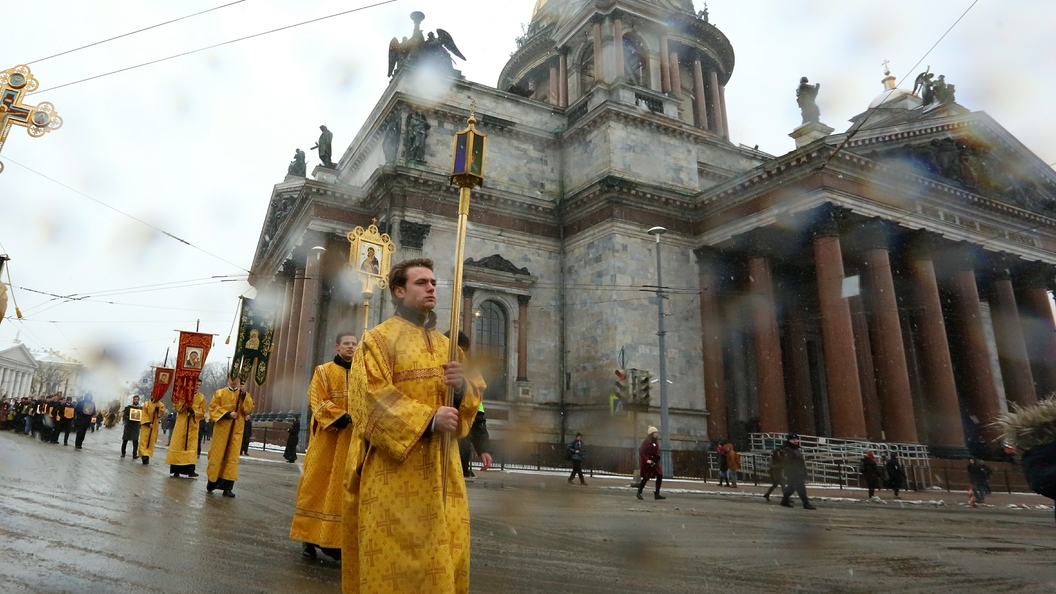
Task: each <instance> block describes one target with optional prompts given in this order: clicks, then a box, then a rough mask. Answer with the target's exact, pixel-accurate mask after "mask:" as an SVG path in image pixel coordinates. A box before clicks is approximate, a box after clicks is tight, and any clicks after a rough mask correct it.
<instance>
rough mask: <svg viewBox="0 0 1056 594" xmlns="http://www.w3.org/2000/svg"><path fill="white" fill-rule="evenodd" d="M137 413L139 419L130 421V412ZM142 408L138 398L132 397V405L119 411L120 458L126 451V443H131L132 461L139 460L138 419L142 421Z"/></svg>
mask: <svg viewBox="0 0 1056 594" xmlns="http://www.w3.org/2000/svg"><path fill="white" fill-rule="evenodd" d="M133 410H135V411H138V412H137V413H136V416H137V417H139V418H138V419H136V420H134V421H133V420H132V411H133ZM142 411H143V407H142V406H140V404H139V396H133V397H132V404H130V405H128V406H126V407H125V409H124V410H123V411H121V419H122V421H121V422H122V428H121V457H122V458H124V457H125V453H126V452H127V449H128V442H132V459H133V460H138V459H139V427H140V419H142V414H143V412H142Z"/></svg>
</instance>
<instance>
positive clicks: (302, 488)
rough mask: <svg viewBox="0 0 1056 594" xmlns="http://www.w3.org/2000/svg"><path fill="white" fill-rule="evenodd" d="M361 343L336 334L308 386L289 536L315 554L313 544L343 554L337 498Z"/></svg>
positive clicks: (341, 489) (308, 554)
mask: <svg viewBox="0 0 1056 594" xmlns="http://www.w3.org/2000/svg"><path fill="white" fill-rule="evenodd" d="M357 344H359V341H358V339H357V338H356V335H355V334H352V333H351V332H341V333H339V334H338V335H337V338H336V340H335V342H334V348H335V349H336V350H337V355H335V356H334V360H333V361H331V362H329V363H324V364H323V365H320V366H318V367H316V368H315V375H314V376H312V383H311V385H310V386H308V406H309V407H310V408H311V409H312V424H311V425H310V426H309V428H308V430H309V432H310V437H309V439H308V451H307V452H305V454H304V473H303V474H302V475H301V482H300V484H299V485H298V486H297V510H296V511H295V512H294V514H293V525H292V526H291V527H290V538H292V539H293V540H296V541H299V542H303V543H304V550H303V551H302V554H303V555H304V556H305V557H307V558H309V559H315V558H316V548H321V549H323V553H325V554H327V555H329V556H330V557H333V558H334V559H335V560H340V559H341V502H342V500H343V498H344V494H345V489H344V483H345V460H346V459H347V458H348V444H349V443H350V442H351V441H352V417H351V416H350V415H349V413H348V408H349V404H348V374H349V370H350V369H351V368H352V356H353V355H355V353H356V345H357Z"/></svg>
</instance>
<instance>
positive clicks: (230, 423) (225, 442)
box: [205, 377, 253, 497]
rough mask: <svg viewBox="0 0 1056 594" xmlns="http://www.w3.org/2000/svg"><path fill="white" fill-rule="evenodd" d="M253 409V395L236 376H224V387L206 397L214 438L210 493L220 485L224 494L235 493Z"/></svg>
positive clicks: (210, 457) (210, 448) (208, 489)
mask: <svg viewBox="0 0 1056 594" xmlns="http://www.w3.org/2000/svg"><path fill="white" fill-rule="evenodd" d="M252 411H253V398H252V397H251V396H250V395H249V394H246V391H245V390H244V389H243V386H242V385H241V382H239V380H238V378H237V377H236V378H231V377H229V378H227V387H226V388H220V389H219V390H217V391H216V392H214V393H213V399H212V400H210V401H209V420H210V421H212V422H213V439H212V440H211V441H210V443H209V469H208V470H207V471H206V473H207V476H208V477H209V482H208V483H206V485H205V490H206V491H207V492H209V493H212V492H213V491H215V490H217V489H220V490H221V491H223V492H224V497H234V496H235V493H234V491H233V489H234V488H235V481H237V480H238V452H239V450H240V449H241V448H242V433H243V432H244V431H245V429H246V423H245V417H246V416H248V415H249V413H250V412H252Z"/></svg>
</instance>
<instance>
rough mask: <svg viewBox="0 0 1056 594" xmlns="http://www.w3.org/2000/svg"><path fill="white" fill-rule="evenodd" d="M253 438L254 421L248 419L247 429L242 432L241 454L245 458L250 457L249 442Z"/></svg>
mask: <svg viewBox="0 0 1056 594" xmlns="http://www.w3.org/2000/svg"><path fill="white" fill-rule="evenodd" d="M252 437H253V420H252V419H250V418H249V417H246V429H245V430H244V431H243V432H242V448H241V449H240V450H239V453H240V454H242V455H243V456H248V455H249V440H250V439H251V438H252Z"/></svg>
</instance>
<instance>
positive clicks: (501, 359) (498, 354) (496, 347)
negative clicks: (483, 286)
mask: <svg viewBox="0 0 1056 594" xmlns="http://www.w3.org/2000/svg"><path fill="white" fill-rule="evenodd" d="M479 314H480V315H479V316H477V319H476V324H475V327H476V331H475V332H474V334H475V336H474V340H473V348H472V351H473V362H474V363H476V365H477V366H478V367H479V368H480V372H481V374H482V375H483V376H484V381H485V382H487V383H488V388H487V390H485V391H484V398H486V399H488V400H505V399H506V384H507V371H506V369H507V365H506V362H507V360H508V354H509V340H508V339H507V334H506V327H507V326H508V325H509V324H508V321H509V316H507V315H506V310H505V309H504V308H503V307H502V306H501V305H499V304H498V303H496V302H494V301H484V302H482V303H481V304H480V309H479Z"/></svg>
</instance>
